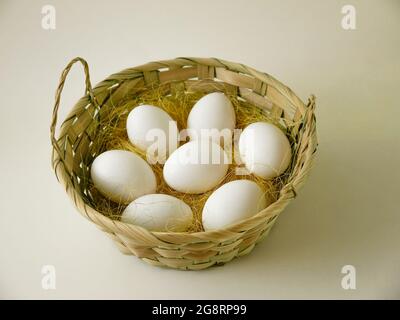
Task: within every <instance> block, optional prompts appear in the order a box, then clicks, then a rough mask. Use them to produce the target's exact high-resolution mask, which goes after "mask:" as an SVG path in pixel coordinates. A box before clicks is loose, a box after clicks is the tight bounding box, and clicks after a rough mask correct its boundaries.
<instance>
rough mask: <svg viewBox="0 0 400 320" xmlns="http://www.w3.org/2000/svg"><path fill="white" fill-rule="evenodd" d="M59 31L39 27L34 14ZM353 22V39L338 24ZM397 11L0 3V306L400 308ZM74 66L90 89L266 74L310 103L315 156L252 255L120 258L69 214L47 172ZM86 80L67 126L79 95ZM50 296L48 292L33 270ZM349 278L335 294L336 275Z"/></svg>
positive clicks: (376, 7) (338, 4) (378, 5)
mask: <svg viewBox="0 0 400 320" xmlns="http://www.w3.org/2000/svg"><path fill="white" fill-rule="evenodd" d="M46 4H50V5H53V6H54V7H55V9H56V29H55V30H45V29H43V28H42V26H41V20H42V17H43V15H42V13H41V10H42V6H43V5H46ZM346 4H351V5H353V6H354V7H355V9H356V18H357V20H356V30H344V29H343V28H342V26H341V20H342V18H343V14H342V13H341V10H342V7H343V6H344V5H346ZM399 30H400V1H397V0H392V1H390V0H385V1H378V0H375V1H374V0H364V1H355V0H346V1H333V0H331V1H319V0H315V1H311V0H307V1H295V0H291V1H287V0H285V1H281V0H280V1H278V0H277V1H267V0H264V1H255V0H252V1H249V0H237V1H232V0H226V1H215V0H207V1H205V0H202V1H193V0H186V1H184V0H182V1H178V0H168V1H162V0H158V1H155V0H152V1H118V0H116V1H94V0H93V1H54V0H47V1H28V0H26V1H4V0H0V93H1V95H0V96H1V101H0V147H1V148H0V153H1V154H0V168H1V169H0V170H1V177H0V195H1V201H0V298H28V299H31V298H32V299H33V298H37V299H60V298H77V299H81V298H111V299H151V298H153V299H157V298H160V299H174V298H183V299H217V298H221V299H222V298H226V299H230V298H244V299H247V298H253V299H278V298H288V299H292V298H305V299H308V298H322V299H325V298H334V299H339V298H340V299H356V298H373V299H375V298H377V299H386V298H400V250H399V243H400V232H399V231H400V210H399V198H400V197H399V190H400V189H399V180H400V174H399V164H400V143H399V142H400V139H399V138H400V126H399V118H400V105H399V99H398V93H399V90H400V89H399V85H400V37H399ZM75 56H82V57H84V58H85V59H87V61H88V62H89V64H90V68H91V77H92V82H93V83H94V84H95V83H97V82H99V81H101V80H102V79H104V78H106V77H107V76H108V75H110V74H112V73H115V72H118V71H120V70H122V69H124V68H128V67H133V66H136V65H140V64H143V63H146V62H149V61H153V60H160V59H168V58H175V57H179V56H199V57H218V58H222V59H226V60H231V61H236V62H241V63H244V64H246V65H249V66H252V67H254V68H256V69H258V70H262V71H265V72H267V73H269V74H271V75H273V76H275V77H276V78H278V79H279V80H281V81H282V82H284V83H285V84H287V85H288V86H289V87H291V88H292V89H293V90H294V91H295V92H296V93H297V94H298V95H299V96H300V97H301V98H302V99H303V100H304V101H306V100H307V98H308V96H309V95H310V94H311V93H313V94H315V95H316V96H317V121H318V136H319V142H320V146H319V152H318V158H317V161H316V164H315V167H314V170H313V171H312V174H311V176H310V178H309V180H308V181H307V183H306V185H305V186H304V188H303V189H302V190H301V192H300V194H299V196H298V197H297V198H296V200H295V201H293V202H292V203H291V204H290V206H289V207H288V208H287V209H286V210H285V211H284V212H283V214H282V215H281V216H280V218H279V220H278V222H277V224H276V225H275V227H274V229H273V230H272V232H271V233H270V235H269V237H267V238H266V240H265V241H263V242H262V243H261V244H259V245H258V246H257V247H256V248H255V249H254V251H253V252H252V253H251V254H250V255H248V256H245V257H243V258H240V259H235V260H234V261H232V262H230V263H228V264H226V265H225V266H223V267H215V268H211V269H208V270H204V271H200V272H184V271H176V270H170V269H161V268H157V267H153V266H149V265H147V264H145V263H144V262H142V261H141V260H139V259H137V258H135V257H133V256H124V255H122V254H120V252H119V251H118V250H117V248H116V247H115V245H114V244H113V243H112V242H111V240H109V238H108V237H106V236H105V235H104V234H103V233H102V232H100V231H99V230H98V229H97V227H95V226H94V225H93V224H91V223H90V222H89V221H87V220H85V219H84V218H82V216H80V215H79V214H78V212H77V211H76V210H75V208H74V207H73V205H72V202H71V201H70V200H69V198H68V196H67V195H66V193H65V191H64V190H63V188H62V187H61V185H59V184H58V183H57V180H56V178H55V176H54V173H53V171H52V170H51V166H50V152H51V147H50V141H49V125H50V119H51V113H52V107H53V103H54V92H55V89H56V87H57V85H58V79H59V76H60V72H61V71H62V69H63V68H64V66H65V65H66V64H67V63H68V62H69V60H70V59H72V58H73V57H75ZM83 79H84V78H83V73H82V68H81V67H76V68H74V69H73V70H72V72H71V74H70V77H69V78H68V79H67V82H66V86H65V90H64V93H63V96H62V103H61V110H60V115H61V118H63V117H64V116H65V115H66V114H67V112H68V111H69V109H70V108H71V107H72V106H73V104H74V103H75V102H76V101H77V100H78V98H80V97H81V96H82V95H83V91H84V80H83ZM44 265H52V266H54V268H55V270H56V289H55V290H44V289H43V288H42V285H41V282H42V277H43V275H42V273H41V270H42V267H43V266H44ZM345 265H352V266H354V267H355V269H356V289H355V290H344V289H343V288H342V286H341V281H342V278H343V276H344V274H342V273H341V270H342V267H343V266H345Z"/></svg>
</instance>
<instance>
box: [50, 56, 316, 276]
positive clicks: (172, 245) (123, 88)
mask: <svg viewBox="0 0 400 320" xmlns="http://www.w3.org/2000/svg"><path fill="white" fill-rule="evenodd" d="M76 62H80V63H81V64H82V65H83V67H84V72H85V76H86V91H85V95H84V96H83V97H82V98H81V99H80V100H79V101H78V102H77V104H76V105H75V106H74V108H73V109H72V111H71V112H70V115H69V116H68V117H67V119H66V120H65V121H64V122H63V124H62V125H61V128H60V134H59V137H58V138H56V137H55V128H56V124H57V113H58V108H59V104H60V95H61V92H62V90H63V87H64V82H65V79H66V77H67V74H68V72H69V70H70V69H71V67H72V66H73V64H75V63H76ZM160 84H164V85H167V87H169V88H170V90H171V91H172V90H176V88H177V87H179V88H181V89H183V90H185V91H188V90H191V91H193V90H194V91H196V90H197V91H202V92H211V91H215V90H216V88H217V89H218V88H219V90H221V91H226V92H231V93H232V92H233V93H235V94H237V96H238V97H240V98H242V99H244V100H246V101H248V102H250V103H251V104H253V105H255V106H257V107H259V108H262V109H263V110H264V111H265V112H268V113H270V115H273V116H274V117H278V118H281V119H282V121H284V122H285V121H287V122H291V123H292V124H293V123H295V125H292V126H291V127H290V132H288V134H289V135H290V136H291V137H293V138H294V140H295V141H294V150H293V152H294V156H293V161H294V162H293V165H292V166H291V169H290V173H289V177H288V179H287V182H286V184H285V185H284V186H283V187H282V189H281V191H280V194H279V198H278V200H277V201H276V202H274V203H273V204H271V205H270V206H269V207H267V208H266V209H264V210H262V211H261V212H259V213H257V214H256V215H254V216H252V217H251V218H249V219H246V220H244V221H241V222H239V223H237V224H234V225H232V226H229V227H227V228H226V229H223V230H217V231H207V232H195V233H173V232H151V231H148V230H146V229H143V228H141V227H138V226H135V225H132V224H126V223H122V222H120V221H118V220H113V219H111V218H109V217H106V216H105V215H103V214H101V213H100V212H98V211H96V210H95V209H94V208H93V207H92V206H91V205H90V202H89V201H87V196H86V195H87V190H85V187H84V185H83V184H82V177H85V176H88V172H89V169H90V164H91V162H92V161H93V159H94V157H95V156H96V154H94V153H93V151H92V150H91V146H92V144H93V141H94V140H95V139H96V134H97V132H98V130H101V128H99V126H98V121H96V119H98V117H99V116H101V115H102V114H103V115H104V114H106V113H107V112H109V110H111V109H112V106H113V105H115V104H117V103H118V101H121V99H123V98H124V96H126V95H127V94H128V93H129V94H132V93H133V94H134V93H135V92H137V90H139V88H141V89H143V88H146V87H154V86H155V85H160ZM166 94H168V92H166ZM314 108H315V98H314V96H311V97H310V98H309V101H308V103H307V105H305V104H304V103H303V102H302V101H301V100H300V99H299V98H298V97H297V96H296V95H295V94H294V93H293V92H292V91H291V90H290V89H289V88H288V87H286V86H285V85H283V84H282V83H280V82H279V81H277V80H276V79H274V78H273V77H271V76H270V75H268V74H266V73H262V72H259V71H256V70H254V69H252V68H249V67H247V66H244V65H242V64H239V63H233V62H228V61H224V60H220V59H214V58H207V59H206V58H177V59H174V60H165V61H158V62H150V63H147V64H145V65H142V66H139V67H135V68H129V69H126V70H123V71H121V72H119V73H116V74H113V75H111V76H109V77H108V78H107V79H105V80H104V81H102V82H100V83H99V84H98V85H97V86H96V87H95V88H94V89H92V86H91V83H90V77H89V68H88V64H87V62H86V61H85V60H84V59H82V58H75V59H73V60H72V61H71V62H70V63H69V64H68V65H67V67H66V68H65V69H64V71H63V72H62V75H61V79H60V84H59V86H58V88H57V92H56V99H55V105H54V112H53V117H52V123H51V128H50V132H51V143H52V146H53V156H52V164H53V168H54V170H55V173H56V176H57V179H58V180H59V181H60V183H61V184H62V185H63V186H64V187H65V189H66V192H67V193H68V195H69V196H70V198H71V199H72V200H73V202H74V203H75V205H76V207H77V209H78V210H79V212H80V213H81V214H82V215H83V216H85V217H86V218H87V219H89V220H91V221H92V222H93V223H95V224H96V225H97V226H98V227H99V228H100V229H101V230H103V231H104V232H106V233H107V234H108V235H109V236H110V237H111V238H112V239H113V240H114V241H115V243H116V244H117V246H118V247H119V249H120V250H121V251H122V252H123V253H125V254H133V255H136V256H137V257H139V258H141V259H143V260H144V261H146V262H148V263H150V264H152V265H157V266H168V267H171V268H177V269H185V270H188V269H191V270H199V269H205V268H208V267H210V266H212V265H215V264H224V263H226V262H228V261H230V260H232V259H233V258H235V257H239V256H242V255H245V254H247V253H249V252H250V251H251V250H252V249H253V248H254V246H255V244H256V243H257V242H259V241H260V240H261V239H263V238H264V237H265V236H266V235H267V234H268V232H269V231H270V229H271V227H272V226H273V224H274V222H275V221H276V218H277V216H278V215H279V213H280V212H282V210H283V209H284V208H285V207H286V205H287V204H288V203H289V201H291V200H292V199H293V198H294V197H296V192H297V190H298V189H299V188H300V186H301V185H302V184H303V182H304V181H305V179H306V176H307V174H308V172H309V170H310V167H311V164H312V160H313V157H314V154H315V151H316V147H317V137H316V120H315V116H314ZM288 130H289V129H288Z"/></svg>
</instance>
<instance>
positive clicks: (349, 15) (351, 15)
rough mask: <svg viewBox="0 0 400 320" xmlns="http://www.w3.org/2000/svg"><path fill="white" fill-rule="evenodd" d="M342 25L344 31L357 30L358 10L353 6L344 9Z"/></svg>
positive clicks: (346, 6) (348, 5)
mask: <svg viewBox="0 0 400 320" xmlns="http://www.w3.org/2000/svg"><path fill="white" fill-rule="evenodd" d="M342 14H343V17H342V20H341V25H342V28H343V29H344V30H355V29H356V27H357V26H356V8H355V7H354V6H353V5H350V4H346V5H345V6H343V7H342Z"/></svg>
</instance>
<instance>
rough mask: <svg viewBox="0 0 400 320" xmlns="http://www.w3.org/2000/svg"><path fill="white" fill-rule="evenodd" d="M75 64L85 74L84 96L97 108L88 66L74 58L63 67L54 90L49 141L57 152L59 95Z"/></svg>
mask: <svg viewBox="0 0 400 320" xmlns="http://www.w3.org/2000/svg"><path fill="white" fill-rule="evenodd" d="M76 62H80V63H81V64H82V66H83V70H84V72H85V86H86V88H85V94H86V95H87V96H89V100H90V102H92V103H93V104H95V105H96V106H98V104H97V101H96V99H95V97H94V94H93V89H92V84H91V83H90V75H89V65H88V63H87V62H86V60H85V59H83V58H81V57H76V58H74V59H72V60H71V61H70V63H68V65H67V66H66V67H65V69H64V70H63V72H62V73H61V77H60V82H59V84H58V87H57V90H56V96H55V103H54V108H53V116H52V121H51V125H50V139H51V144H52V145H53V147H54V148H56V149H57V150H58V145H57V139H56V137H55V135H56V125H57V117H58V109H59V107H60V99H61V93H62V91H63V89H64V83H65V79H66V78H67V75H68V73H69V71H70V70H71V68H72V66H73V65H74V64H75V63H76Z"/></svg>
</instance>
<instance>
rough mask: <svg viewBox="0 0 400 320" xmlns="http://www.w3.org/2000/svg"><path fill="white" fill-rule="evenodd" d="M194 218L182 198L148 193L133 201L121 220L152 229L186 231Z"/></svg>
mask: <svg viewBox="0 0 400 320" xmlns="http://www.w3.org/2000/svg"><path fill="white" fill-rule="evenodd" d="M192 220H193V213H192V210H191V209H190V207H189V206H188V205H187V204H186V203H185V202H183V201H182V200H180V199H178V198H175V197H173V196H170V195H166V194H147V195H145V196H142V197H140V198H137V199H136V200H134V201H133V202H131V203H130V204H129V205H128V206H127V207H126V208H125V210H124V212H123V213H122V216H121V221H122V222H126V223H131V224H134V225H138V226H141V227H143V228H146V229H148V230H150V231H172V232H182V231H186V230H187V228H188V227H189V225H190V224H191V222H192Z"/></svg>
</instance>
